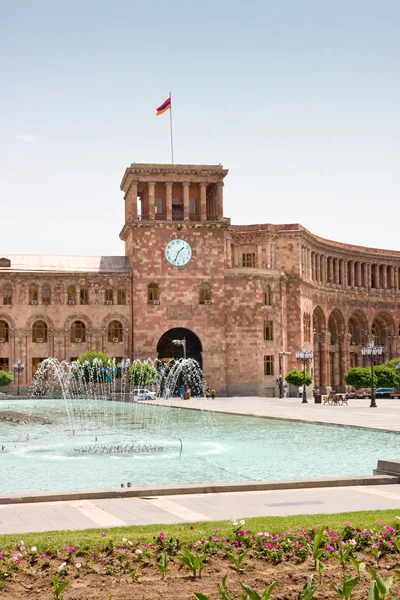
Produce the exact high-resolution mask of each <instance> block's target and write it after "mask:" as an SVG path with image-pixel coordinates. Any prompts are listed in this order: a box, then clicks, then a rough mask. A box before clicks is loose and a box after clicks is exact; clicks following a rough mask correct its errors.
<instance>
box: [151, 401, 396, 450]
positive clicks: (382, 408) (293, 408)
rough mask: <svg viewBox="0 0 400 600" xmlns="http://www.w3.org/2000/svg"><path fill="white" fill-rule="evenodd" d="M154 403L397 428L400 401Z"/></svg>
mask: <svg viewBox="0 0 400 600" xmlns="http://www.w3.org/2000/svg"><path fill="white" fill-rule="evenodd" d="M152 402H154V401H152ZM156 402H157V404H168V405H171V406H177V407H182V408H192V409H203V410H204V409H206V410H213V411H216V412H226V413H232V414H236V415H253V416H257V417H271V418H275V419H288V420H294V421H306V422H308V423H321V424H331V425H345V426H352V427H366V428H368V429H383V430H387V431H400V400H394V399H393V400H392V399H389V398H388V399H386V398H383V399H377V405H378V406H377V408H370V407H369V404H370V400H369V399H363V400H361V399H360V400H349V404H348V406H347V405H346V404H345V405H343V406H331V405H329V404H314V399H313V398H310V399H309V400H308V404H302V402H301V398H285V399H282V400H279V398H260V397H246V398H242V397H240V398H239V397H233V398H215V400H211V399H204V398H191V399H190V400H181V399H180V398H172V399H170V400H168V401H167V402H165V401H160V400H158V399H157V401H156ZM392 458H396V457H392ZM399 458H400V457H399Z"/></svg>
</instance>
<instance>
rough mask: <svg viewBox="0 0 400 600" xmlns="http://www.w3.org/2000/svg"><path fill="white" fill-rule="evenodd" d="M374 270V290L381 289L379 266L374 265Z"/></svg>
mask: <svg viewBox="0 0 400 600" xmlns="http://www.w3.org/2000/svg"><path fill="white" fill-rule="evenodd" d="M374 269H375V288H376V289H377V290H379V289H380V287H381V281H380V277H379V275H380V273H379V265H374Z"/></svg>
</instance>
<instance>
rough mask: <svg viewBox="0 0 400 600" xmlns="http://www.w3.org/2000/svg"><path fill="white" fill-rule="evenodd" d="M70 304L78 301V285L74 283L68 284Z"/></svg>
mask: <svg viewBox="0 0 400 600" xmlns="http://www.w3.org/2000/svg"><path fill="white" fill-rule="evenodd" d="M67 293H68V304H75V302H76V287H75V286H74V285H69V286H68V292H67Z"/></svg>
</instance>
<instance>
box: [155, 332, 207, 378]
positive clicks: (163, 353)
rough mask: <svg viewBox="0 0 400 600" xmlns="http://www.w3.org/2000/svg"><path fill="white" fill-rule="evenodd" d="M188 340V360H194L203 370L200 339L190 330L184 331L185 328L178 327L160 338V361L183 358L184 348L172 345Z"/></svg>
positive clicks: (158, 351)
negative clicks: (175, 342)
mask: <svg viewBox="0 0 400 600" xmlns="http://www.w3.org/2000/svg"><path fill="white" fill-rule="evenodd" d="M183 338H185V340H186V358H193V359H194V360H197V362H198V363H199V365H200V368H201V369H202V368H203V361H202V356H201V352H202V346H201V342H200V340H199V338H198V337H197V335H196V334H195V333H193V331H190V329H184V328H183V327H176V328H175V329H170V330H169V331H166V332H165V333H164V335H162V336H161V337H160V339H159V340H158V344H157V353H158V358H159V360H165V359H168V358H169V359H171V358H175V359H178V358H182V357H183V348H182V346H176V345H175V344H173V343H172V340H183Z"/></svg>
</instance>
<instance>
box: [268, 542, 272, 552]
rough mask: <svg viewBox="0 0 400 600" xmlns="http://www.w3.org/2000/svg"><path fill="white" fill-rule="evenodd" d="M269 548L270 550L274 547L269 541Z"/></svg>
mask: <svg viewBox="0 0 400 600" xmlns="http://www.w3.org/2000/svg"><path fill="white" fill-rule="evenodd" d="M267 548H268V550H272V549H273V545H272V544H270V543H269V542H268V544H267Z"/></svg>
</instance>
